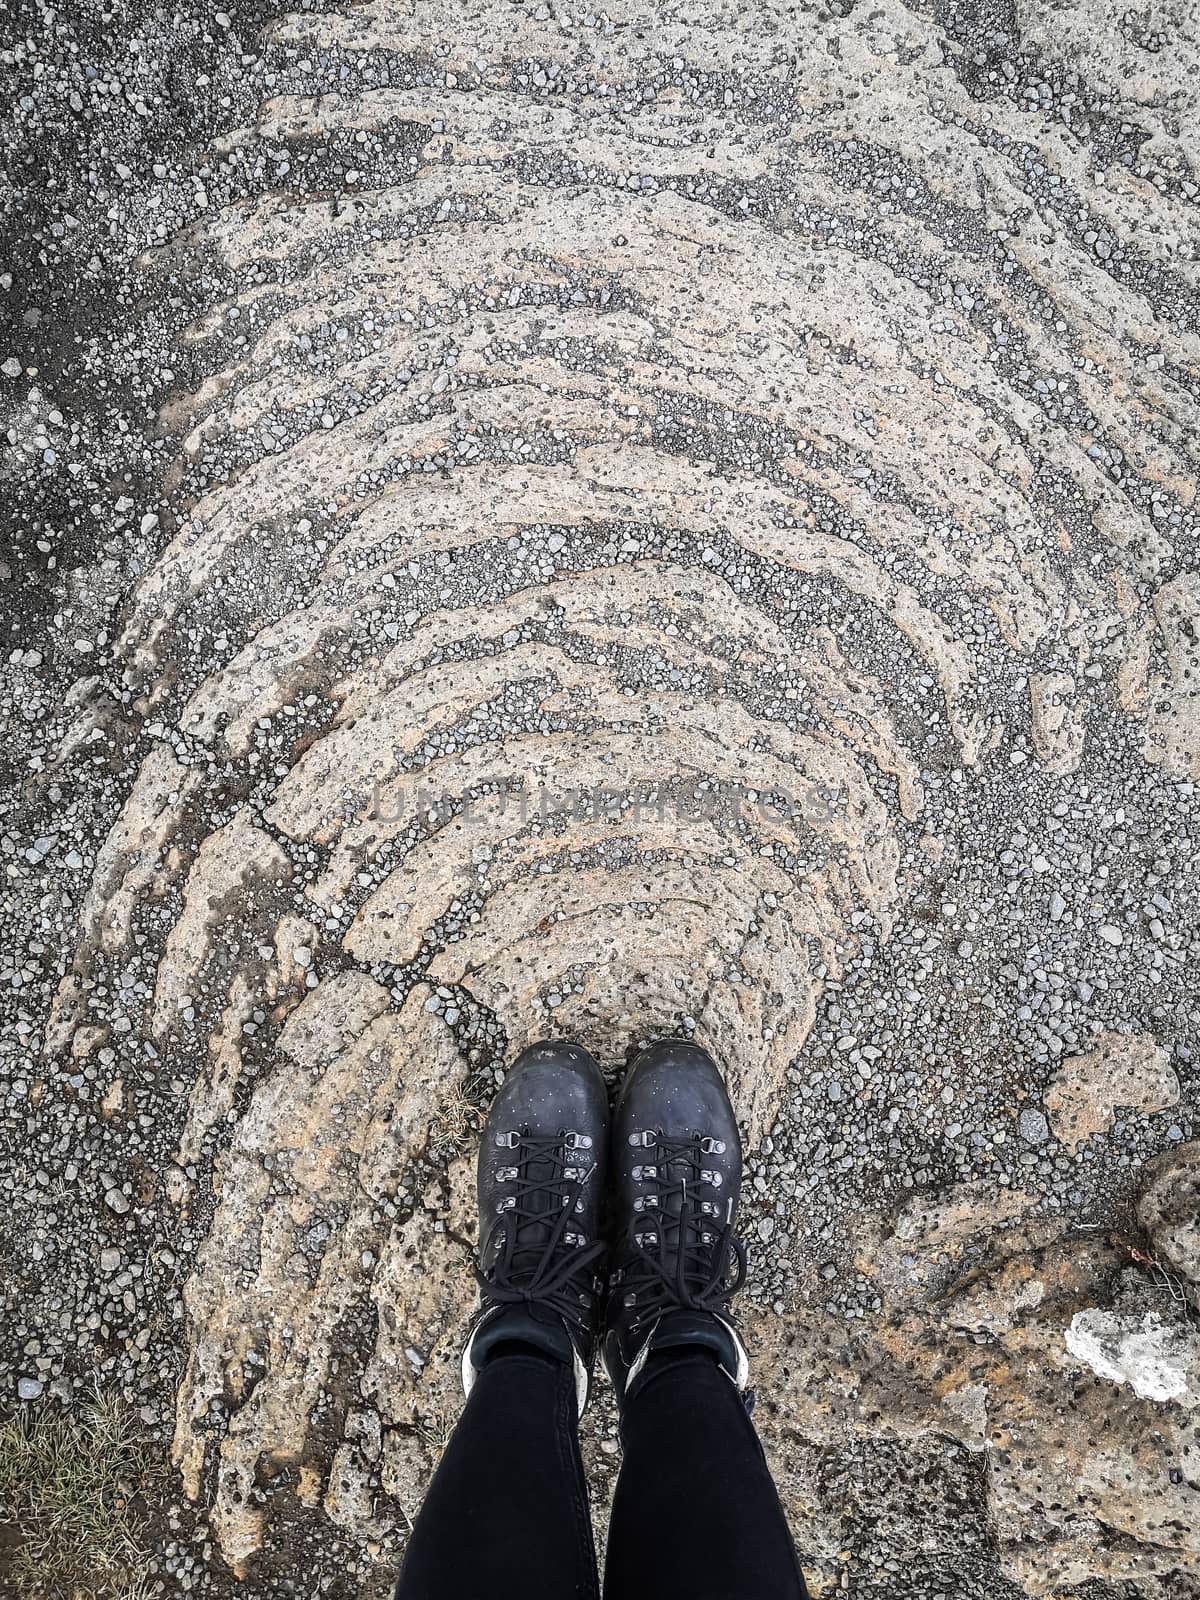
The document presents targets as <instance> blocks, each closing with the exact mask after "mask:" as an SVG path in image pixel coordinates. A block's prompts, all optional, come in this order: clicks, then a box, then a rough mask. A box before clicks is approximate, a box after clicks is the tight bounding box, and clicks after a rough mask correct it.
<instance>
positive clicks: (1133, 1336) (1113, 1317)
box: [1063, 1306, 1200, 1403]
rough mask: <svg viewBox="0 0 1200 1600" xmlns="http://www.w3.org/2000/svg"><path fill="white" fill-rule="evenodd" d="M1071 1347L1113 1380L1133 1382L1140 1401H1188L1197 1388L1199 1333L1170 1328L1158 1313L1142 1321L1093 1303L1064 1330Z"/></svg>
mask: <svg viewBox="0 0 1200 1600" xmlns="http://www.w3.org/2000/svg"><path fill="white" fill-rule="evenodd" d="M1063 1339H1064V1342H1065V1343H1066V1347H1067V1350H1068V1351H1069V1353H1070V1354H1071V1355H1072V1356H1074V1357H1075V1359H1076V1360H1077V1361H1082V1362H1083V1364H1084V1365H1085V1366H1087V1367H1089V1368H1090V1369H1091V1370H1092V1371H1093V1372H1094V1373H1095V1374H1096V1376H1097V1377H1099V1378H1106V1379H1108V1381H1109V1382H1110V1383H1123V1384H1127V1385H1128V1386H1129V1387H1130V1388H1131V1389H1132V1390H1133V1392H1134V1394H1136V1395H1137V1397H1138V1398H1139V1399H1140V1400H1155V1401H1158V1402H1160V1403H1162V1402H1166V1401H1168V1400H1185V1399H1187V1398H1188V1396H1189V1393H1190V1392H1194V1380H1195V1378H1196V1376H1197V1363H1198V1356H1200V1351H1198V1348H1197V1346H1198V1341H1197V1340H1196V1337H1195V1335H1193V1334H1189V1333H1186V1332H1185V1331H1184V1330H1183V1329H1181V1328H1176V1327H1164V1326H1163V1324H1162V1322H1161V1320H1160V1318H1159V1316H1158V1314H1157V1312H1154V1311H1147V1312H1146V1313H1145V1315H1144V1316H1143V1317H1142V1320H1141V1322H1140V1323H1136V1322H1132V1321H1129V1320H1125V1319H1122V1318H1121V1317H1120V1316H1118V1315H1117V1314H1116V1313H1115V1312H1112V1311H1104V1310H1102V1309H1101V1308H1100V1307H1099V1306H1090V1307H1089V1308H1088V1309H1087V1310H1086V1311H1077V1312H1076V1313H1075V1315H1074V1316H1073V1317H1072V1318H1071V1325H1070V1327H1069V1328H1067V1329H1066V1330H1065V1332H1064V1334H1063Z"/></svg>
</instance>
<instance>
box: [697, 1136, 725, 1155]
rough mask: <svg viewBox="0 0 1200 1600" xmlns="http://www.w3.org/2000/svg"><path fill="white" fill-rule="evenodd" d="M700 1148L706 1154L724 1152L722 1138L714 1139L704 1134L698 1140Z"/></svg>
mask: <svg viewBox="0 0 1200 1600" xmlns="http://www.w3.org/2000/svg"><path fill="white" fill-rule="evenodd" d="M700 1148H701V1150H703V1151H704V1154H705V1155H706V1156H723V1155H724V1154H725V1141H724V1139H714V1138H712V1137H710V1136H709V1135H705V1137H704V1138H703V1139H701V1141H700Z"/></svg>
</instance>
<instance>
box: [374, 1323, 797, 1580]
mask: <svg viewBox="0 0 1200 1600" xmlns="http://www.w3.org/2000/svg"><path fill="white" fill-rule="evenodd" d="M621 1443H622V1452H623V1459H622V1463H621V1473H620V1477H619V1478H618V1480H617V1489H616V1495H615V1498H614V1500H613V1509H612V1521H611V1523H610V1526H609V1535H608V1561H607V1565H606V1568H605V1574H604V1593H605V1600H632V1597H634V1596H638V1595H653V1596H654V1600H807V1590H806V1589H805V1587H804V1579H803V1577H802V1576H801V1573H800V1567H799V1564H798V1563H797V1560H796V1553H795V1550H794V1549H793V1547H792V1541H791V1537H790V1535H789V1533H788V1529H787V1524H786V1522H785V1521H784V1516H783V1511H782V1509H781V1507H780V1504H779V1496H778V1494H777V1493H776V1491H775V1485H774V1483H773V1482H772V1481H771V1476H770V1473H769V1472H768V1471H767V1465H766V1462H765V1460H764V1459H763V1453H762V1447H761V1445H760V1444H759V1442H758V1436H757V1434H756V1433H755V1431H754V1425H753V1424H752V1423H751V1421H750V1418H749V1417H748V1416H747V1414H746V1409H745V1407H744V1405H743V1404H742V1401H741V1397H740V1396H739V1395H738V1392H737V1390H736V1389H735V1388H734V1386H733V1384H732V1383H731V1382H730V1381H729V1379H728V1378H727V1377H726V1376H725V1374H724V1373H723V1372H722V1371H721V1370H720V1368H719V1367H718V1366H717V1363H716V1361H715V1359H714V1358H713V1357H712V1356H710V1355H708V1354H707V1353H706V1352H704V1351H696V1350H679V1351H664V1352H663V1353H662V1354H661V1355H659V1356H658V1357H656V1358H655V1359H654V1360H653V1361H652V1363H650V1364H649V1365H647V1368H646V1371H645V1373H644V1374H643V1377H642V1380H641V1382H640V1383H639V1385H638V1387H637V1389H636V1392H635V1393H634V1394H633V1396H632V1398H631V1399H630V1400H629V1401H628V1403H627V1404H626V1406H625V1407H624V1409H623V1412H622V1415H621ZM598 1593H599V1583H598V1580H597V1575H596V1553H595V1547H594V1545H593V1543H592V1529H591V1522H590V1519H589V1516H588V1498H587V1487H586V1485H585V1483H584V1477H583V1462H582V1461H581V1459H580V1455H579V1439H578V1434H577V1432H576V1426H575V1384H574V1379H573V1377H572V1374H571V1373H570V1371H569V1370H568V1369H567V1368H566V1367H565V1366H563V1365H562V1364H561V1363H560V1362H556V1361H553V1360H551V1359H550V1358H549V1357H548V1356H541V1355H539V1354H538V1353H536V1352H534V1351H532V1350H531V1351H525V1350H520V1351H511V1352H510V1351H506V1352H505V1353H503V1354H497V1355H496V1356H495V1357H494V1358H493V1359H492V1360H491V1361H489V1362H488V1363H487V1365H486V1366H485V1367H484V1368H483V1370H482V1372H480V1374H479V1376H478V1378H477V1379H476V1381H475V1385H474V1387H473V1388H472V1390H471V1395H470V1398H469V1399H468V1401H467V1404H466V1407H465V1409H464V1411H463V1414H462V1416H461V1417H460V1418H459V1421H458V1425H457V1426H456V1427H455V1429H454V1432H453V1434H452V1435H451V1438H450V1443H449V1444H448V1445H447V1446H446V1453H445V1455H444V1456H443V1457H442V1460H441V1463H440V1465H439V1466H438V1469H437V1471H436V1472H435V1474H434V1477H433V1482H432V1484H431V1485H430V1488H429V1493H428V1495H427V1496H426V1498H425V1503H424V1505H423V1506H422V1507H421V1511H420V1514H419V1515H418V1517H417V1521H416V1525H415V1527H414V1528H413V1532H412V1537H411V1538H410V1540H409V1543H408V1550H407V1552H406V1553H405V1558H404V1566H403V1568H402V1569H401V1573H400V1581H399V1584H398V1585H397V1588H396V1600H596V1596H597V1595H598Z"/></svg>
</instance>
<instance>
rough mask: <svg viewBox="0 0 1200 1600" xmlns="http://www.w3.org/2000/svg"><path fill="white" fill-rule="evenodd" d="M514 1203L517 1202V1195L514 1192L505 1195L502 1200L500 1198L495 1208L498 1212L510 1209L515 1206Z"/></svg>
mask: <svg viewBox="0 0 1200 1600" xmlns="http://www.w3.org/2000/svg"><path fill="white" fill-rule="evenodd" d="M516 1204H517V1197H516V1195H515V1194H510V1195H506V1196H505V1198H504V1199H503V1200H501V1202H500V1204H499V1205H498V1206H497V1207H496V1210H497V1211H498V1212H499V1211H512V1210H513V1209H514V1208H515V1207H516Z"/></svg>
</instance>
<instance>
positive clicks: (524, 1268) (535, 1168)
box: [475, 1133, 605, 1329]
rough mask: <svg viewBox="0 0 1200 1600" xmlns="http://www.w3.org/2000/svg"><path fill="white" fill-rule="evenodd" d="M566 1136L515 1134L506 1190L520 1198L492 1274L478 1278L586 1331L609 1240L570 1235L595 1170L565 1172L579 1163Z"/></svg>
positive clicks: (500, 1296) (494, 1295)
mask: <svg viewBox="0 0 1200 1600" xmlns="http://www.w3.org/2000/svg"><path fill="white" fill-rule="evenodd" d="M566 1137H567V1136H566V1134H563V1133H559V1134H555V1135H551V1136H548V1137H544V1138H539V1137H536V1136H534V1135H531V1134H527V1133H521V1134H518V1135H516V1139H517V1142H516V1144H515V1145H513V1146H512V1159H511V1163H510V1164H511V1165H512V1166H513V1167H514V1168H515V1169H516V1177H515V1178H512V1179H510V1180H509V1182H508V1185H507V1186H506V1190H505V1193H506V1197H509V1198H511V1199H512V1202H513V1203H512V1205H511V1206H509V1207H508V1208H507V1209H506V1210H505V1212H504V1215H505V1217H506V1218H507V1220H508V1223H509V1226H508V1227H507V1228H506V1229H505V1230H504V1242H503V1245H502V1247H501V1250H500V1254H499V1255H498V1256H497V1258H496V1260H495V1261H494V1262H493V1263H492V1264H491V1267H490V1271H489V1273H484V1272H483V1271H482V1269H480V1268H476V1272H475V1276H476V1277H477V1279H478V1280H479V1285H480V1287H481V1289H482V1290H483V1291H484V1293H485V1294H486V1295H487V1296H488V1298H489V1299H491V1300H499V1301H503V1302H504V1303H505V1304H509V1305H517V1304H519V1303H521V1302H524V1303H525V1304H527V1305H541V1306H549V1307H550V1308H551V1309H552V1310H554V1311H556V1312H557V1313H558V1315H559V1316H560V1317H563V1318H564V1319H565V1320H566V1321H567V1322H569V1323H571V1324H572V1325H573V1326H574V1327H576V1328H581V1329H582V1328H584V1327H585V1326H586V1324H587V1322H588V1319H589V1316H590V1312H591V1304H592V1297H593V1296H594V1295H595V1294H596V1292H597V1289H598V1285H597V1283H596V1280H595V1275H594V1273H592V1272H591V1270H590V1269H591V1267H592V1266H593V1265H594V1263H595V1262H596V1261H598V1260H599V1259H600V1257H601V1256H602V1255H603V1254H604V1250H605V1246H604V1241H603V1240H602V1239H597V1240H593V1242H592V1243H591V1244H585V1245H578V1244H574V1243H568V1242H567V1240H566V1238H565V1235H566V1234H568V1233H570V1232H573V1231H575V1229H574V1228H573V1227H572V1219H573V1218H574V1217H575V1216H576V1215H577V1213H576V1210H575V1202H576V1201H577V1200H578V1199H579V1197H580V1195H581V1194H582V1193H583V1190H584V1185H585V1184H586V1183H587V1182H588V1180H589V1179H590V1178H591V1176H592V1174H593V1172H594V1171H595V1168H594V1166H593V1165H589V1166H588V1168H587V1170H586V1172H585V1173H584V1175H583V1176H582V1177H579V1178H574V1177H572V1178H568V1177H567V1176H566V1174H567V1171H568V1170H570V1169H571V1168H575V1167H578V1166H579V1165H580V1158H579V1156H578V1154H577V1152H576V1151H575V1150H573V1149H570V1148H569V1147H568V1146H567V1144H566Z"/></svg>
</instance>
